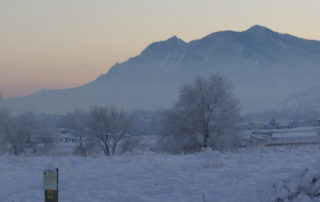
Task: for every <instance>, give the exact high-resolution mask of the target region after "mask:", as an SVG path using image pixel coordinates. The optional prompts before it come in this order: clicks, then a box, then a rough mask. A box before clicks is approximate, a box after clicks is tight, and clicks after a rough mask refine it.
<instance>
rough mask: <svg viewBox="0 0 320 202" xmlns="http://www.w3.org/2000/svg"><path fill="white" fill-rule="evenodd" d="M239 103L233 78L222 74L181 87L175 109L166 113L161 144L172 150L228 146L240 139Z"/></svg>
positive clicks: (194, 150)
mask: <svg viewBox="0 0 320 202" xmlns="http://www.w3.org/2000/svg"><path fill="white" fill-rule="evenodd" d="M238 118H239V105H238V102H237V100H236V99H235V98H234V96H233V94H232V87H231V84H230V82H228V81H227V80H226V79H224V78H223V77H221V76H219V75H212V76H211V77H210V78H209V79H203V78H197V79H196V80H195V81H194V83H193V84H190V85H184V86H182V87H181V90H180V95H179V99H178V101H177V103H176V105H175V106H174V108H173V109H171V110H168V111H167V112H165V113H164V119H163V122H162V125H163V127H162V128H163V132H162V133H163V135H162V137H161V140H160V144H161V146H162V147H163V148H165V149H167V150H169V151H170V150H171V151H172V152H181V151H182V152H196V151H199V150H200V149H202V148H204V149H205V148H207V147H210V148H212V149H219V150H223V149H227V148H232V147H233V146H235V144H236V141H237V139H238V135H237V127H236V123H237V121H238Z"/></svg>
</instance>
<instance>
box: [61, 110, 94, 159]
mask: <svg viewBox="0 0 320 202" xmlns="http://www.w3.org/2000/svg"><path fill="white" fill-rule="evenodd" d="M88 117H89V115H88V114H87V113H86V112H84V111H81V110H75V111H73V112H69V113H67V114H66V115H65V118H64V122H65V125H66V127H67V129H68V131H69V132H70V133H71V135H72V136H74V137H75V138H77V143H78V146H77V148H76V151H79V152H80V154H81V155H82V156H86V155H87V153H88V151H87V148H86V145H85V140H84V139H85V137H86V135H87V123H88Z"/></svg>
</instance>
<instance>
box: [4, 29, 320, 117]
mask: <svg viewBox="0 0 320 202" xmlns="http://www.w3.org/2000/svg"><path fill="white" fill-rule="evenodd" d="M319 56H320V42H319V41H313V40H305V39H300V38H297V37H294V36H291V35H288V34H280V33H277V32H274V31H272V30H270V29H268V28H266V27H262V26H258V25H256V26H253V27H251V28H250V29H248V30H245V31H243V32H234V31H222V32H216V33H213V34H210V35H208V36H205V37H203V38H202V39H198V40H194V41H191V42H189V43H186V42H184V41H183V40H181V39H179V38H177V37H172V38H170V39H168V40H166V41H160V42H155V43H152V44H151V45H149V46H148V47H147V48H146V49H145V50H143V51H142V53H141V54H140V55H138V56H136V57H133V58H130V59H129V60H127V61H126V62H124V63H121V64H116V65H114V66H113V67H112V68H111V69H110V71H109V72H108V73H107V74H104V75H101V76H100V77H98V78H97V79H96V80H95V81H93V82H91V83H89V84H86V85H84V86H81V87H78V88H73V89H67V90H51V91H40V92H38V93H36V94H33V95H30V96H26V97H23V98H14V99H6V100H5V101H4V103H3V105H4V106H5V107H8V108H9V109H11V110H13V111H15V112H21V111H23V110H35V111H37V112H52V113H63V112H65V111H68V110H72V109H74V108H89V107H90V106H92V105H103V104H108V105H116V106H119V107H122V108H125V109H128V110H132V109H148V110H154V109H160V108H167V107H170V106H172V104H173V103H174V102H175V100H176V98H177V93H178V87H179V86H180V85H181V84H184V83H189V82H191V81H192V79H193V78H194V77H196V76H208V75H210V74H212V73H219V74H221V75H223V76H226V77H227V78H228V79H229V80H231V81H232V82H233V84H234V87H235V94H236V96H237V97H238V98H239V99H240V101H241V104H242V106H243V109H244V111H245V112H253V111H260V110H265V109H270V108H272V107H274V106H275V105H277V104H279V103H281V102H282V101H283V100H284V99H285V98H287V97H289V96H290V95H293V94H295V93H298V92H300V91H301V90H303V89H306V88H309V87H311V86H314V85H318V84H319V81H318V78H320V57H319Z"/></svg>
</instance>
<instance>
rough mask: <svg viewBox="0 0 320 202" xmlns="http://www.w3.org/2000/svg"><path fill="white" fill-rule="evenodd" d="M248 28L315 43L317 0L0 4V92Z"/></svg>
mask: <svg viewBox="0 0 320 202" xmlns="http://www.w3.org/2000/svg"><path fill="white" fill-rule="evenodd" d="M255 24H259V25H262V26H266V27H268V28H270V29H272V30H274V31H278V32H281V33H290V34H292V35H295V36H298V37H302V38H306V39H314V40H320V0H161V1H156V0H0V92H2V94H3V96H4V97H16V96H24V95H28V94H31V93H34V92H36V91H38V90H41V89H60V88H70V87H75V86H79V85H82V84H85V83H88V82H90V81H92V80H94V79H95V78H96V77H98V76H99V75H100V74H104V73H106V72H107V71H108V70H109V68H110V67H111V66H112V65H113V64H114V63H116V62H124V61H125V60H127V59H128V58H129V57H133V56H136V55H138V54H140V52H141V51H142V50H143V49H144V48H145V47H146V46H147V45H149V44H150V43H152V42H154V41H160V40H166V39H168V38H170V37H171V36H174V35H176V36H177V37H179V38H181V39H183V40H184V41H186V42H188V41H190V40H194V39H199V38H201V37H203V36H205V35H208V34H210V33H212V32H216V31H222V30H234V31H243V30H246V29H248V28H249V27H251V26H253V25H255Z"/></svg>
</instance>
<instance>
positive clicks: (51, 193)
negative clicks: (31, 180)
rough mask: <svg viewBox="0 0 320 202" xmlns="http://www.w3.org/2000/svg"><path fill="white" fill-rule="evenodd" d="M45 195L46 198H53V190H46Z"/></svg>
mask: <svg viewBox="0 0 320 202" xmlns="http://www.w3.org/2000/svg"><path fill="white" fill-rule="evenodd" d="M47 197H48V199H53V198H54V192H53V191H50V190H48V191H47Z"/></svg>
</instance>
